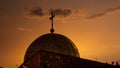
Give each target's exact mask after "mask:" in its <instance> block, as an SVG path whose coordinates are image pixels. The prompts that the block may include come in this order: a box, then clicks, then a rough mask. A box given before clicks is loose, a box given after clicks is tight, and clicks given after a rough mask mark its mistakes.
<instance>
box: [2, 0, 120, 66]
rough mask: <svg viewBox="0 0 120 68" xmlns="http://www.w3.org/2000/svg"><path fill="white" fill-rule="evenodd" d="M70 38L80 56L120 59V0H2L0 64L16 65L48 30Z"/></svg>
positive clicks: (98, 59) (96, 58)
mask: <svg viewBox="0 0 120 68" xmlns="http://www.w3.org/2000/svg"><path fill="white" fill-rule="evenodd" d="M51 10H52V11H54V13H55V14H56V17H55V19H54V29H55V33H59V34H63V35H65V36H67V37H68V38H70V39H71V40H72V41H73V42H74V43H75V44H76V46H77V48H78V49H79V52H80V57H81V58H86V59H90V60H97V61H100V62H105V63H106V62H108V63H111V62H112V61H120V0H0V66H3V67H4V68H17V65H20V64H21V63H22V62H23V59H24V54H25V52H26V49H27V48H28V46H29V45H30V44H31V43H32V41H34V40H35V39H36V38H37V37H39V36H41V35H43V34H46V33H49V30H50V28H51V26H50V24H51V21H50V20H49V17H50V13H49V12H50V11H51Z"/></svg>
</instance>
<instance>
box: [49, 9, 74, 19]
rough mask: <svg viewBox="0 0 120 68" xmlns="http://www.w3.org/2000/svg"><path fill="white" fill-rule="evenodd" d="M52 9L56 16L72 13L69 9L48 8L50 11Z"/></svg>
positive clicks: (65, 15)
mask: <svg viewBox="0 0 120 68" xmlns="http://www.w3.org/2000/svg"><path fill="white" fill-rule="evenodd" d="M51 11H53V12H54V14H55V15H56V16H61V17H67V16H69V15H70V14H71V13H72V10H71V9H61V8H58V9H50V12H51Z"/></svg>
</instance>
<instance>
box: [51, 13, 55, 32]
mask: <svg viewBox="0 0 120 68" xmlns="http://www.w3.org/2000/svg"><path fill="white" fill-rule="evenodd" d="M54 17H55V14H54V13H53V12H51V17H50V20H51V21H52V23H51V30H50V32H51V33H53V32H54V29H53V18H54Z"/></svg>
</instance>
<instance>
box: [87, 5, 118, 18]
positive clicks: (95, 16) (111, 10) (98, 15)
mask: <svg viewBox="0 0 120 68" xmlns="http://www.w3.org/2000/svg"><path fill="white" fill-rule="evenodd" d="M117 10H120V6H118V7H115V8H109V9H107V10H106V11H104V12H101V13H97V14H94V15H91V16H88V17H87V19H94V18H98V17H103V16H105V15H107V14H108V13H112V12H115V11H117Z"/></svg>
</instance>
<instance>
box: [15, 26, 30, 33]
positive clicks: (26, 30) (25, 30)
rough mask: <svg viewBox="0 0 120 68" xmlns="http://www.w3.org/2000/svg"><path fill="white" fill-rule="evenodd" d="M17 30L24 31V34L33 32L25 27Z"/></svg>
mask: <svg viewBox="0 0 120 68" xmlns="http://www.w3.org/2000/svg"><path fill="white" fill-rule="evenodd" d="M16 30H18V31H23V32H31V31H32V30H31V29H27V28H24V27H17V28H16Z"/></svg>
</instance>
